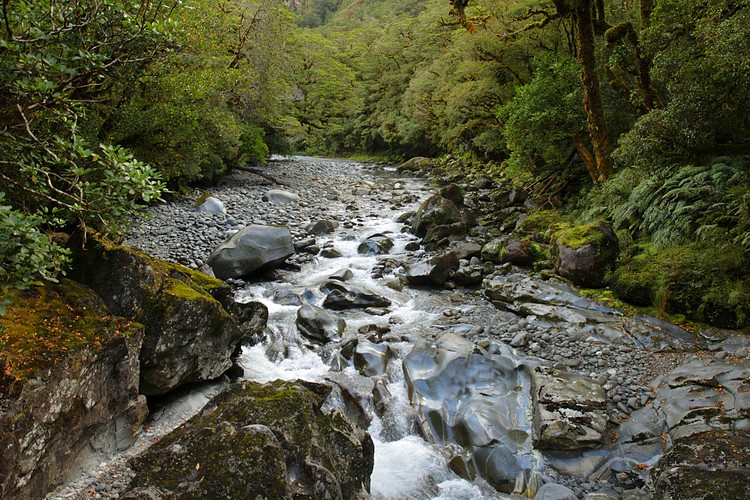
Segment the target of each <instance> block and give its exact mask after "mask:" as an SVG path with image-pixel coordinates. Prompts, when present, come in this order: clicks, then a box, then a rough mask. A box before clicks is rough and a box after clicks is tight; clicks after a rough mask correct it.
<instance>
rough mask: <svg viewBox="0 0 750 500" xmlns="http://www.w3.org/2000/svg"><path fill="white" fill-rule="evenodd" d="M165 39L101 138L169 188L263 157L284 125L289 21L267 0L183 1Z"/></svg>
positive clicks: (283, 11)
mask: <svg viewBox="0 0 750 500" xmlns="http://www.w3.org/2000/svg"><path fill="white" fill-rule="evenodd" d="M175 18H176V20H177V21H178V22H179V26H180V29H179V30H177V31H176V32H175V33H174V37H173V42H174V43H173V45H172V46H171V47H170V50H169V51H168V52H166V53H165V54H163V57H162V58H161V59H159V60H156V61H153V62H152V63H151V64H150V65H149V66H148V67H147V69H146V71H145V73H144V74H143V75H141V77H140V78H138V79H137V80H135V81H134V82H133V87H134V88H132V89H130V90H129V92H128V94H127V96H126V99H123V101H122V102H121V104H120V106H119V107H118V108H117V109H116V110H115V112H114V113H113V115H112V117H111V118H110V119H109V120H108V121H107V123H106V124H105V126H104V128H103V130H102V134H104V135H105V136H106V137H107V139H108V140H110V141H112V142H116V143H118V144H122V145H125V146H127V147H129V148H131V149H133V151H134V152H135V153H136V154H137V155H138V157H139V158H141V159H143V160H145V161H148V162H150V163H152V164H154V165H156V166H157V168H158V169H159V170H160V171H161V172H162V173H163V175H164V178H165V179H167V180H168V181H169V182H170V184H171V185H173V186H181V185H185V184H189V183H194V182H196V181H200V180H212V179H216V178H217V177H218V176H219V175H221V174H222V173H224V172H226V171H227V170H228V169H231V168H232V167H234V166H238V165H241V164H242V163H247V162H263V161H265V159H266V157H267V156H268V151H267V146H266V145H265V144H264V141H263V137H264V134H263V130H264V129H268V128H273V127H277V128H279V127H281V126H282V125H283V124H284V119H283V107H284V102H283V101H284V98H285V97H286V93H287V92H288V91H289V88H290V87H289V83H288V80H289V73H288V72H287V71H288V70H289V69H290V67H289V64H290V56H289V53H288V39H289V38H290V36H289V31H290V30H293V29H294V24H293V18H292V15H291V13H289V12H288V11H287V10H286V8H284V7H283V6H282V5H281V4H280V3H279V2H277V1H274V0H230V1H228V2H224V3H221V4H217V3H216V2H213V1H209V0H189V1H187V2H184V5H183V6H182V8H181V9H180V10H179V11H177V12H176V14H175Z"/></svg>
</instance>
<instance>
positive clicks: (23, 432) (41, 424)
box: [0, 280, 148, 498]
mask: <svg viewBox="0 0 750 500" xmlns="http://www.w3.org/2000/svg"><path fill="white" fill-rule="evenodd" d="M3 299H5V300H10V304H9V305H8V306H7V308H6V313H5V314H4V315H3V316H0V360H3V363H2V364H3V366H2V367H0V373H2V376H3V380H2V382H1V383H0V385H1V387H0V393H1V394H2V398H3V399H4V401H3V404H2V405H0V497H2V498H43V497H44V496H45V495H46V494H47V493H48V492H49V491H50V490H51V489H53V488H54V487H55V486H57V485H59V484H61V483H63V482H65V481H67V480H69V479H70V476H71V475H72V474H74V473H76V472H77V470H78V469H79V468H81V467H82V466H84V465H86V464H88V463H90V462H91V461H94V460H100V459H102V458H106V457H109V456H111V455H112V454H114V452H115V451H117V450H119V449H124V448H126V447H128V446H129V445H130V444H132V442H133V441H134V440H135V436H136V434H137V433H138V431H139V429H140V425H141V423H142V422H143V420H144V419H145V417H146V415H147V413H148V409H147V407H146V401H145V398H144V397H143V396H139V394H138V380H139V360H138V355H139V351H140V348H141V342H142V340H143V327H142V325H139V324H137V323H130V322H128V321H126V320H125V319H124V318H120V317H114V316H111V315H110V313H109V311H108V310H107V308H106V306H105V305H104V304H103V303H102V301H101V299H100V298H99V297H98V296H97V295H96V294H95V293H94V292H92V291H91V290H90V289H89V288H87V287H85V286H83V285H80V284H78V283H75V282H72V281H69V280H63V281H62V282H61V284H60V285H47V286H39V287H33V288H31V289H29V290H25V291H20V292H19V291H15V292H12V293H10V292H6V293H5V294H4V295H3Z"/></svg>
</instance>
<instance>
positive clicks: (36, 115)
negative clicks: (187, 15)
mask: <svg viewBox="0 0 750 500" xmlns="http://www.w3.org/2000/svg"><path fill="white" fill-rule="evenodd" d="M175 4H176V3H172V2H166V1H159V2H147V3H143V4H134V3H132V2H127V1H124V0H109V1H106V2H105V1H83V0H72V1H69V0H36V1H24V0H17V1H13V2H11V1H9V0H5V1H3V3H2V21H0V23H1V24H2V29H0V181H1V182H2V184H1V185H0V192H2V193H5V195H4V196H5V197H6V198H5V201H4V203H3V206H2V210H0V212H1V213H0V215H2V217H4V220H3V221H2V223H1V224H0V230H2V237H3V238H4V239H5V240H6V241H5V243H4V244H3V245H2V247H0V260H1V261H2V265H3V266H2V267H3V269H4V271H3V273H2V276H0V286H27V285H28V284H29V283H31V282H32V281H33V280H34V279H35V277H36V275H37V273H38V274H39V275H41V277H43V278H52V277H54V271H56V270H58V269H59V268H60V267H61V266H62V264H63V263H64V261H65V259H66V258H65V253H64V251H63V249H62V247H61V246H59V245H56V244H54V243H52V242H51V240H50V239H49V237H48V236H47V235H46V234H45V232H46V231H49V230H51V229H53V228H55V227H63V228H66V229H73V228H75V227H77V228H79V229H80V230H82V231H83V233H84V235H85V234H86V232H87V231H88V230H90V229H91V228H93V229H97V230H103V231H107V232H110V233H112V232H116V231H117V229H118V227H119V224H120V222H121V221H122V220H123V218H125V217H127V216H129V215H130V214H133V213H134V212H135V211H136V210H137V209H138V207H139V206H141V204H143V203H144V202H148V201H150V200H152V199H154V198H157V197H158V196H159V195H160V193H161V191H162V189H163V187H164V185H163V184H162V183H161V181H160V180H159V178H158V175H157V174H156V172H155V171H154V170H153V169H152V168H151V167H150V166H148V165H146V164H143V163H142V162H139V161H137V160H135V159H134V158H133V157H132V156H131V155H129V154H128V153H127V152H125V151H123V150H122V149H119V148H116V147H111V146H107V145H103V144H102V145H98V146H95V145H92V142H93V144H96V142H94V141H96V138H95V137H94V136H92V135H91V134H90V133H89V131H90V130H91V129H90V128H89V127H86V126H85V125H82V124H84V123H85V121H86V117H87V115H88V116H91V115H96V110H97V108H99V107H106V106H107V104H106V103H108V102H109V101H110V100H111V99H112V93H113V92H114V89H115V82H116V80H117V79H118V78H122V77H123V75H126V74H128V73H129V72H131V71H133V70H134V68H136V67H137V66H138V65H139V64H140V63H141V62H143V61H146V60H148V59H150V58H151V57H153V55H154V53H155V51H157V50H158V48H159V46H160V44H161V43H162V42H163V40H164V39H165V38H164V34H165V32H166V31H167V30H168V28H169V27H170V21H169V15H170V14H171V12H172V11H173V8H174V6H175ZM6 203H7V204H6Z"/></svg>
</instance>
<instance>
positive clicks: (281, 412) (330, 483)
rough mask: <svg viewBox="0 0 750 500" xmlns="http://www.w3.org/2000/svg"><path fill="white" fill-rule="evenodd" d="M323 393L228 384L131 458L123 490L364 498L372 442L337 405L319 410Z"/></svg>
mask: <svg viewBox="0 0 750 500" xmlns="http://www.w3.org/2000/svg"><path fill="white" fill-rule="evenodd" d="M330 392H331V388H330V386H326V385H322V384H314V383H312V382H302V381H297V382H287V381H275V382H271V383H269V384H264V385H262V384H258V383H255V382H241V383H235V384H232V385H231V386H230V388H229V389H227V390H226V391H224V392H223V393H221V394H219V395H218V396H216V397H214V398H213V399H212V400H211V401H210V402H209V403H208V405H207V407H206V408H205V409H204V410H203V412H202V413H200V414H199V415H196V416H195V417H193V418H191V419H190V420H189V421H188V422H187V423H185V424H184V425H182V426H180V427H179V428H177V429H176V430H174V431H172V432H171V433H170V434H168V435H167V436H165V437H164V438H162V439H161V440H160V441H158V442H157V443H156V444H154V445H153V446H152V447H151V448H150V449H149V450H147V451H146V452H145V453H144V454H143V455H141V456H139V457H137V458H135V459H133V460H132V461H131V463H130V466H131V467H132V468H133V469H134V470H135V471H136V476H135V478H134V479H133V480H132V482H131V483H130V486H129V488H130V489H137V488H146V487H154V488H158V489H160V490H161V491H162V492H165V493H166V494H165V495H164V497H165V498H172V497H180V498H183V497H193V498H261V497H262V498H275V499H276V498H278V499H289V500H291V499H292V498H299V496H300V494H301V493H302V492H308V493H306V495H310V496H311V497H312V498H330V499H332V500H344V499H350V498H359V497H361V496H365V495H366V494H367V493H368V492H369V486H370V475H371V473H372V469H373V464H374V447H373V443H372V440H371V439H370V436H369V435H368V434H367V433H365V432H364V431H362V430H361V429H359V428H357V427H355V426H353V425H352V423H351V422H350V421H349V420H348V419H347V418H346V417H345V416H344V415H343V414H342V413H341V412H340V411H338V410H334V411H333V412H331V413H330V414H326V413H324V412H323V411H322V410H321V406H322V404H323V402H324V401H325V399H326V398H327V397H328V394H329V393H330Z"/></svg>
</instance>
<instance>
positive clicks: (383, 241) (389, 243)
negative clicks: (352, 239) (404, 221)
mask: <svg viewBox="0 0 750 500" xmlns="http://www.w3.org/2000/svg"><path fill="white" fill-rule="evenodd" d="M391 248H393V240H392V239H390V238H389V237H388V236H386V235H384V234H373V235H371V236H368V237H367V238H366V239H365V241H363V242H362V243H360V244H359V246H358V247H357V253H360V254H362V255H383V254H386V253H388V252H390V251H391Z"/></svg>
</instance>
